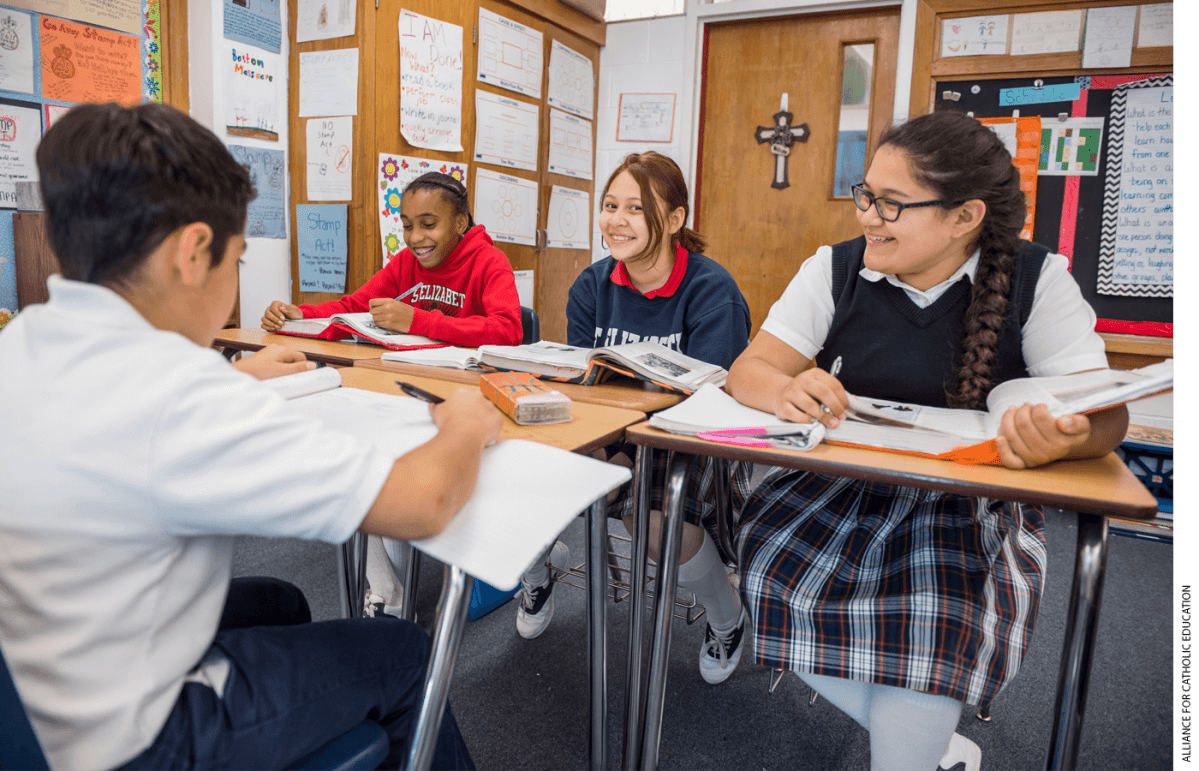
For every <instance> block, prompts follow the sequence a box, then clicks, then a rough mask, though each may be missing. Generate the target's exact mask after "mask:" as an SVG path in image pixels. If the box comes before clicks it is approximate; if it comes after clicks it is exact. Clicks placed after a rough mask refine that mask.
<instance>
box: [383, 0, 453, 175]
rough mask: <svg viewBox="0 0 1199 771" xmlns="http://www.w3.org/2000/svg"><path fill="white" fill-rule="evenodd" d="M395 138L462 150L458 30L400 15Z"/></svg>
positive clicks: (406, 13) (417, 144)
mask: <svg viewBox="0 0 1199 771" xmlns="http://www.w3.org/2000/svg"><path fill="white" fill-rule="evenodd" d="M398 23H399V27H400V134H401V135H402V136H403V137H404V139H406V140H408V143H409V144H411V145H413V146H415V147H424V148H426V149H429V150H443V151H446V152H455V153H456V152H461V151H462V27H459V26H458V25H456V24H450V23H449V22H444V21H438V20H437V19H431V18H429V17H428V16H421V15H420V14H419V13H413V12H412V11H407V10H401V11H400V18H399V22H398Z"/></svg>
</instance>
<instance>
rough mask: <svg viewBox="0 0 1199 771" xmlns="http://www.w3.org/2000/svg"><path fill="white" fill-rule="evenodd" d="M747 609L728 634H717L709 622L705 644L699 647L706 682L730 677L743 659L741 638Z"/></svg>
mask: <svg viewBox="0 0 1199 771" xmlns="http://www.w3.org/2000/svg"><path fill="white" fill-rule="evenodd" d="M745 622H746V618H745V611H744V610H742V611H741V618H739V619H738V620H737V626H735V627H733V631H731V632H728V633H726V634H717V633H716V632H715V631H714V630H713V629H712V625H711V624H708V625H707V629H706V630H705V632H704V644H703V646H702V647H701V648H700V649H699V674H700V676H701V677H703V678H704V682H707V683H711V684H712V685H716V684H717V683H723V682H724V681H725V680H728V679H729V675H731V674H733V670H734V669H736V668H737V664H738V662H740V661H741V638H742V637H743V636H745Z"/></svg>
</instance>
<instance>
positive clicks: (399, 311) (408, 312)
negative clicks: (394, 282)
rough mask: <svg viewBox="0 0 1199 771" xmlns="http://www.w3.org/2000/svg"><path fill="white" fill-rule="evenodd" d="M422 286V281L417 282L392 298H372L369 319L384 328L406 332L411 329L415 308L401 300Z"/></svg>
mask: <svg viewBox="0 0 1199 771" xmlns="http://www.w3.org/2000/svg"><path fill="white" fill-rule="evenodd" d="M423 286H424V284H423V283H420V284H417V285H416V286H413V287H411V288H409V289H408V290H407V291H405V292H401V293H400V294H399V295H398V296H397V297H396V298H395V299H394V300H393V299H391V298H390V297H376V298H374V299H372V300H371V301H370V311H371V319H372V320H373V321H374V322H375V323H376V324H378V325H379V326H381V327H383V328H384V329H390V330H393V331H395V332H400V333H402V334H407V333H408V332H409V331H410V330H411V329H412V320H413V318H415V317H416V309H415V308H413V307H412V306H411V305H409V304H408V303H406V302H404V301H403V300H404V298H406V297H408V296H409V295H411V294H412V293H413V292H415V291H417V290H418V289H420V288H421V287H423Z"/></svg>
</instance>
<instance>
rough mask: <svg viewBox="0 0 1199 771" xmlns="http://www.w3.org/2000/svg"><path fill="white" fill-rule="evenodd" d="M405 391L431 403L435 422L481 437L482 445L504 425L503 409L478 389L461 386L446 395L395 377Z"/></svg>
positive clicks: (450, 429)
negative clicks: (447, 396) (498, 407)
mask: <svg viewBox="0 0 1199 771" xmlns="http://www.w3.org/2000/svg"><path fill="white" fill-rule="evenodd" d="M395 382H396V385H398V386H399V387H400V390H402V391H403V392H404V393H406V394H408V395H409V396H411V397H413V398H415V399H420V400H421V401H424V402H428V403H429V410H430V412H432V414H433V422H434V423H436V424H437V427H438V428H439V429H441V430H445V431H454V432H458V431H466V432H469V433H472V434H477V435H478V436H480V437H482V444H481V446H482V447H486V446H488V445H490V444H494V443H495V441H496V439H498V438H499V435H500V429H501V428H502V427H503V425H504V418H503V413H501V412H500V411H499V410H498V409H496V406H495V405H494V404H492V403H491V402H490V401H489V400H488V399H487V397H486V396H484V395H483V394H482V393H480V392H479V391H475V390H471V389H469V388H459V389H457V390H455V391H454V393H452V394H450V396H449V398H448V399H443V398H441V397H440V396H438V395H437V394H433V393H429V392H428V391H426V390H425V389H423V388H419V387H417V386H415V385H413V384H412V383H405V382H404V381H402V380H397V381H395Z"/></svg>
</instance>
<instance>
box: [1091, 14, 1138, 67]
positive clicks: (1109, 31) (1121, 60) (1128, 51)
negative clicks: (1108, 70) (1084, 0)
mask: <svg viewBox="0 0 1199 771" xmlns="http://www.w3.org/2000/svg"><path fill="white" fill-rule="evenodd" d="M1136 22H1137V7H1136V6H1135V5H1120V6H1115V7H1109V8H1088V9H1087V27H1086V32H1085V33H1084V34H1083V44H1082V66H1083V69H1091V68H1092V67H1127V66H1129V65H1130V64H1132V35H1133V33H1134V32H1136Z"/></svg>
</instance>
